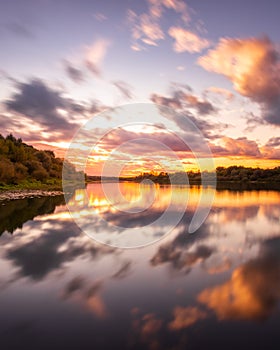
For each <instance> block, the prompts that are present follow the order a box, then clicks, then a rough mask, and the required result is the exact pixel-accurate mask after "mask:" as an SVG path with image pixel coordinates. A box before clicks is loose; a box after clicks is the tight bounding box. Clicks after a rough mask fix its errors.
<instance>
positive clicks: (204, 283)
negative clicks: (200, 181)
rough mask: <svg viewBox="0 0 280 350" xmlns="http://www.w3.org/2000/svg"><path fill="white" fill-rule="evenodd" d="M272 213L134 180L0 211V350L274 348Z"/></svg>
mask: <svg viewBox="0 0 280 350" xmlns="http://www.w3.org/2000/svg"><path fill="white" fill-rule="evenodd" d="M118 186H119V187H118ZM118 189H119V190H118ZM171 197H172V198H173V199H172V205H169V203H170V198H171ZM186 198H187V200H188V202H187V206H186V205H185V204H186V203H185V199H186ZM213 198H214V200H213V203H212V207H211V211H210V213H209V215H208V217H207V219H206V220H205V221H204V222H203V223H201V226H200V227H199V229H198V230H197V231H196V232H195V233H193V234H190V233H189V229H188V228H189V225H190V222H191V220H192V217H193V216H194V213H195V211H196V208H197V206H198V204H199V206H200V207H202V209H203V208H204V207H207V205H208V204H209V203H210V202H211V201H212V199H213ZM279 204H280V192H277V191H261V190H260V191H230V190H219V191H215V190H214V189H213V188H211V187H208V188H201V187H197V186H193V187H191V188H188V187H186V186H177V187H176V186H175V187H174V188H171V187H170V186H158V185H157V186H151V185H150V184H133V183H122V184H120V185H119V184H110V183H108V184H105V185H104V186H103V187H102V185H101V184H98V183H96V184H89V185H88V186H87V189H86V190H83V189H81V190H76V192H75V193H74V194H72V195H68V198H67V206H66V204H65V201H64V197H63V196H60V197H59V196H58V197H45V198H26V199H23V200H18V201H10V202H3V203H2V205H1V203H0V206H1V212H0V233H1V237H0V241H1V247H0V270H1V274H0V310H1V312H0V324H1V327H0V344H1V348H2V349H5V350H6V349H9V350H10V349H12V350H13V349H22V348H28V349H70V348H71V349H127V348H128V349H212V348H214V347H217V348H224V349H248V348H267V349H278V348H279V345H278V341H279V340H280V333H279V325H280V309H279V300H280V205H279ZM68 209H70V211H71V213H69V210H68ZM166 212H168V216H165V217H164V216H163V214H164V213H166ZM180 212H183V215H182V217H179V216H178V215H177V213H180ZM163 217H164V219H161V218H163ZM172 220H173V221H174V222H172V225H173V224H174V223H176V221H177V220H179V222H178V224H177V225H175V227H174V228H172V225H171V224H170V222H171V221H172ZM143 224H144V225H145V227H144V229H143V231H141V230H139V227H140V228H141V227H142V226H143ZM81 228H82V229H83V230H84V231H86V233H84V232H82V231H81ZM124 231H125V233H124ZM129 233H131V235H133V237H129ZM134 233H135V235H134ZM141 235H142V236H143V237H144V238H143V239H142V236H141ZM134 237H137V238H135V240H134ZM102 242H105V244H104V243H102ZM138 245H139V246H141V247H138V248H133V247H134V246H138ZM119 246H128V247H130V248H129V249H121V248H119Z"/></svg>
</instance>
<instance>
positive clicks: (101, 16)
mask: <svg viewBox="0 0 280 350" xmlns="http://www.w3.org/2000/svg"><path fill="white" fill-rule="evenodd" d="M93 17H94V18H95V19H96V20H97V21H98V22H103V21H106V20H107V19H108V17H107V16H106V15H104V13H101V12H97V13H94V15H93Z"/></svg>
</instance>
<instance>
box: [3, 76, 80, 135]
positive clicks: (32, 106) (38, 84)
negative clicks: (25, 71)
mask: <svg viewBox="0 0 280 350" xmlns="http://www.w3.org/2000/svg"><path fill="white" fill-rule="evenodd" d="M16 88H17V92H16V93H14V95H12V97H11V98H10V99H9V100H7V101H6V102H5V105H6V108H7V109H8V110H9V111H12V112H16V113H20V114H22V115H25V116H26V117H28V118H30V119H32V120H33V121H34V122H38V123H39V124H41V125H42V126H44V127H45V130H48V131H57V130H58V131H63V133H65V132H66V131H72V132H73V128H75V127H76V125H75V124H73V123H71V122H69V121H68V120H66V119H65V118H64V117H63V116H62V115H61V114H60V113H59V112H58V110H59V109H62V110H65V109H69V108H71V105H70V104H69V100H67V99H66V98H64V97H62V95H61V93H60V92H59V91H57V90H54V89H52V88H50V87H48V86H47V85H46V84H45V83H44V82H43V81H42V80H40V79H33V80H31V81H29V82H27V83H22V82H17V83H16Z"/></svg>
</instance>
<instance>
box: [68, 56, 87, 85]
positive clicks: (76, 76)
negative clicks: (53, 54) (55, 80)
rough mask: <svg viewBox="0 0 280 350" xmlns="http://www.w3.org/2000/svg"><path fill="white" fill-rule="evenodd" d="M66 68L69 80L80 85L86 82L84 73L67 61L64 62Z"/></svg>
mask: <svg viewBox="0 0 280 350" xmlns="http://www.w3.org/2000/svg"><path fill="white" fill-rule="evenodd" d="M64 68H65V71H66V73H67V75H68V76H69V78H70V79H71V80H73V81H74V82H75V83H77V84H80V83H82V82H83V81H84V80H85V77H84V73H83V72H82V71H81V70H80V69H78V68H76V67H74V66H73V65H72V64H71V63H70V62H68V61H66V60H65V61H64Z"/></svg>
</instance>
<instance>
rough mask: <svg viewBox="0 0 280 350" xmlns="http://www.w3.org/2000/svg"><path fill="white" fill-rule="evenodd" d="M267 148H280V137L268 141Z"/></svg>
mask: <svg viewBox="0 0 280 350" xmlns="http://www.w3.org/2000/svg"><path fill="white" fill-rule="evenodd" d="M266 146H268V147H279V146H280V137H271V138H270V139H269V140H268V141H267V143H266Z"/></svg>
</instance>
